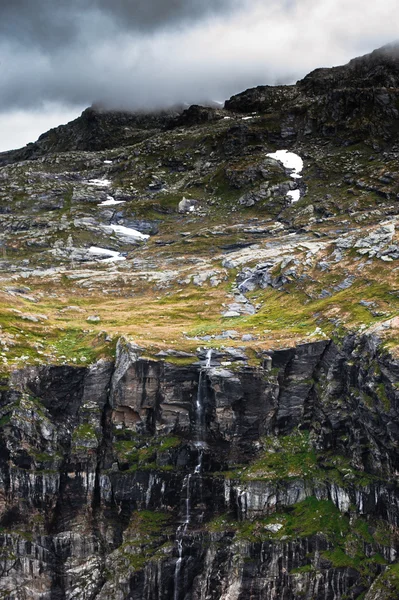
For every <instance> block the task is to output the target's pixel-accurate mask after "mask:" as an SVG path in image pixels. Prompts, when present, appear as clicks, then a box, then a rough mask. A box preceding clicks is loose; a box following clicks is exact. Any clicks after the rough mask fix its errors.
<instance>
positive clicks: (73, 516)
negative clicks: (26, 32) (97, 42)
mask: <svg viewBox="0 0 399 600" xmlns="http://www.w3.org/2000/svg"><path fill="white" fill-rule="evenodd" d="M398 65H399V55H398V51H397V48H396V47H395V46H390V47H385V48H383V49H380V50H377V51H375V52H373V53H372V54H370V55H367V56H365V57H361V58H359V59H354V60H353V61H351V62H350V63H349V64H348V65H345V66H343V67H336V68H333V69H318V70H316V71H314V72H313V73H311V74H309V75H308V76H307V77H305V78H304V79H303V80H302V81H300V82H298V83H297V84H296V85H295V86H278V87H270V86H262V87H258V88H254V89H251V90H247V91H245V92H243V93H242V94H238V95H237V96H234V97H233V98H231V99H230V100H228V101H227V102H226V104H225V107H224V108H215V107H201V106H192V107H190V108H188V109H182V108H177V109H173V110H172V111H166V112H164V113H158V114H155V113H152V114H149V115H146V114H136V115H134V114H128V113H115V112H113V113H110V112H106V111H104V110H101V109H99V108H90V109H87V110H86V111H84V113H83V114H82V116H81V117H79V118H78V119H76V120H75V121H73V122H72V123H69V124H67V125H65V126H61V127H59V128H56V129H54V130H51V131H50V132H47V133H45V134H43V135H42V136H41V137H40V138H39V140H38V141H37V142H35V143H34V144H30V145H28V146H27V147H26V148H23V149H21V150H15V151H11V152H7V153H2V154H1V155H0V164H1V167H0V180H1V186H0V223H1V229H0V248H1V257H0V298H1V304H0V324H1V328H0V364H1V365H2V367H1V374H0V377H1V383H0V398H1V402H0V426H1V430H0V446H1V451H0V549H1V551H0V597H1V598H4V599H9V600H25V599H26V600H28V599H29V600H30V599H35V600H72V599H78V598H79V599H82V600H102V599H105V598H107V599H112V600H142V599H143V600H246V599H248V598H252V599H253V600H273V599H275V600H297V599H306V600H344V599H346V600H348V599H351V600H395V599H397V598H398V597H399V561H398V556H397V553H398V550H399V488H398V473H399V450H398V444H399V414H398V411H399V405H398V402H399V345H398V343H399V288H398V272H399V263H398V260H399V233H398V229H397V223H398V217H399V204H398V199H399V170H398V158H399V147H398V132H399V128H398V123H399V113H398V109H399V103H398V101H399V88H398V87H397V79H398V72H399V71H398Z"/></svg>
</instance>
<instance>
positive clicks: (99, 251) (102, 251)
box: [89, 246, 126, 262]
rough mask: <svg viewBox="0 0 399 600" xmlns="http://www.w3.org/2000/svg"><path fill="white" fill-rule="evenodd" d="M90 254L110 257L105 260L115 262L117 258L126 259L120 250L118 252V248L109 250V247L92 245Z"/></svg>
mask: <svg viewBox="0 0 399 600" xmlns="http://www.w3.org/2000/svg"><path fill="white" fill-rule="evenodd" d="M89 252H90V254H93V255H94V256H104V257H108V258H105V259H104V260H103V262H113V261H115V260H126V258H125V257H124V256H121V253H120V252H116V250H108V249H107V248H98V247H97V246H90V248H89Z"/></svg>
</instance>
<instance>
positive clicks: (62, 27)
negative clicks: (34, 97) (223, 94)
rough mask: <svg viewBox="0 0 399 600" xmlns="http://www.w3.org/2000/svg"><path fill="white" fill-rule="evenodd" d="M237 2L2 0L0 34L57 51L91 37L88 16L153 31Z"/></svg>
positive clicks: (226, 9) (127, 28)
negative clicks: (79, 39)
mask: <svg viewBox="0 0 399 600" xmlns="http://www.w3.org/2000/svg"><path fill="white" fill-rule="evenodd" d="M238 6H239V0H55V1H54V0H5V1H3V2H2V6H1V8H0V36H1V38H2V39H3V40H4V39H6V38H8V39H9V40H12V41H13V42H18V43H19V44H21V45H23V46H26V47H28V46H30V47H39V48H42V49H47V50H50V49H57V50H58V49H59V48H60V47H65V46H66V45H69V44H73V43H75V42H76V40H77V39H78V38H83V39H84V38H85V37H86V39H87V41H89V40H90V39H91V37H93V38H94V36H95V31H94V28H91V27H90V21H91V20H93V21H94V22H98V21H99V20H101V19H103V20H108V22H109V23H110V24H113V25H114V26H115V27H116V28H117V29H118V30H119V31H140V32H154V31H155V30H157V29H165V28H170V27H173V26H176V25H177V24H181V23H183V24H189V23H192V22H195V21H197V20H199V19H201V18H203V17H206V16H209V15H212V14H220V13H224V12H229V11H231V10H233V9H234V8H237V7H238ZM98 34H99V35H103V32H102V31H99V32H98Z"/></svg>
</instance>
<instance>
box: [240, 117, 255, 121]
mask: <svg viewBox="0 0 399 600" xmlns="http://www.w3.org/2000/svg"><path fill="white" fill-rule="evenodd" d="M249 119H253V117H242V119H241V120H242V121H249Z"/></svg>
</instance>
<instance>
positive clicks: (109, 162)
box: [104, 160, 112, 165]
mask: <svg viewBox="0 0 399 600" xmlns="http://www.w3.org/2000/svg"><path fill="white" fill-rule="evenodd" d="M104 165H112V160H104Z"/></svg>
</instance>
